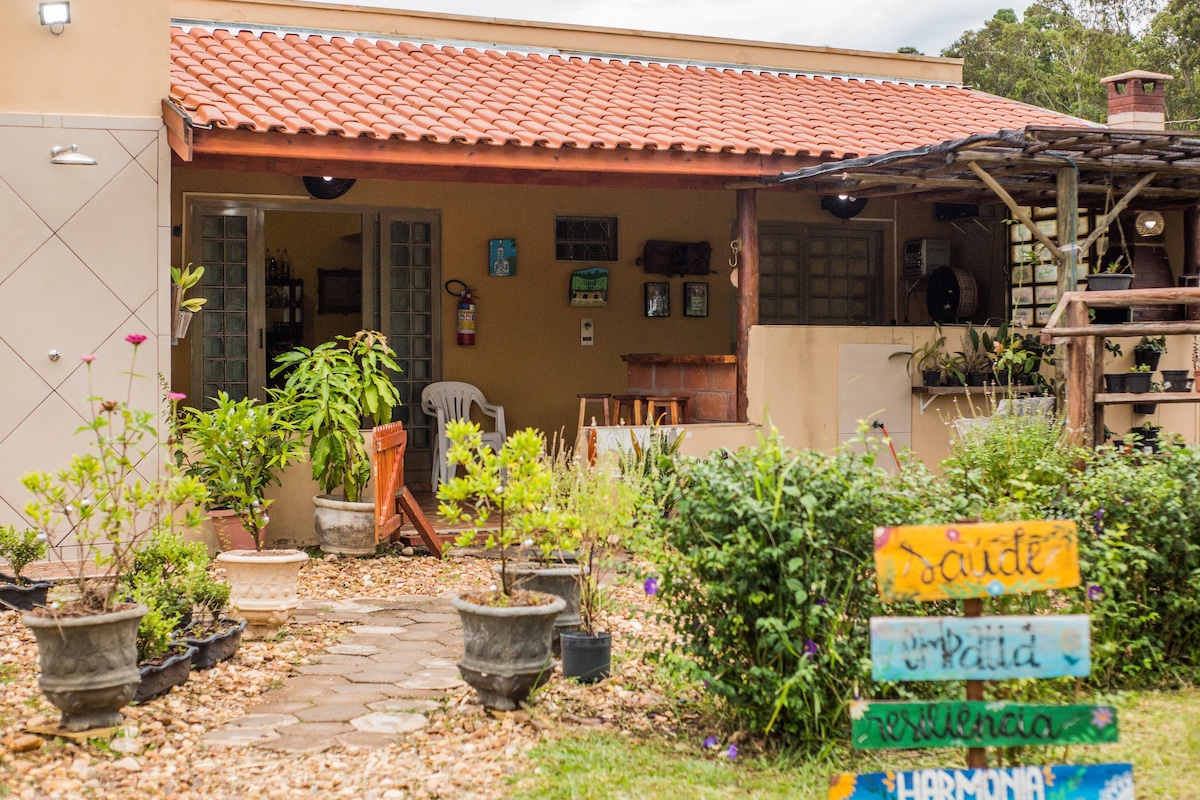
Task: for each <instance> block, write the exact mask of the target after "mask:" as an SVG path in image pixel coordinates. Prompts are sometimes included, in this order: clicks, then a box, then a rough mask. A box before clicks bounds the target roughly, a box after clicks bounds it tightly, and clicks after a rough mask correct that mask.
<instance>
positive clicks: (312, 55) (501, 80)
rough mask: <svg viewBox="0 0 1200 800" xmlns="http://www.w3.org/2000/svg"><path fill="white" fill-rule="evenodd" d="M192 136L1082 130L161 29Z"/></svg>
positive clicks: (491, 138)
mask: <svg viewBox="0 0 1200 800" xmlns="http://www.w3.org/2000/svg"><path fill="white" fill-rule="evenodd" d="M171 34H172V35H171V100H172V101H173V102H174V103H175V104H177V105H178V106H180V107H181V108H182V109H183V110H184V111H185V112H186V113H187V114H188V115H189V116H190V117H191V118H192V121H193V123H194V124H196V125H200V126H207V125H212V126H213V127H215V128H217V129H239V128H242V129H248V130H252V131H257V132H268V131H280V132H283V133H287V134H296V133H309V134H316V135H321V136H326V135H337V136H345V137H368V138H371V139H398V140H402V141H421V140H427V141H433V142H439V143H461V144H468V145H474V144H492V145H512V146H517V147H543V148H549V149H555V148H568V147H574V148H600V149H606V150H612V149H617V148H628V149H632V150H668V149H673V150H677V151H684V152H726V153H734V154H752V155H782V156H796V155H800V156H814V157H821V158H847V157H853V156H862V155H873V154H879V153H885V152H890V151H893V150H903V149H908V148H913V147H918V146H920V145H926V144H933V143H938V142H943V141H947V140H950V139H959V138H962V137H965V136H968V135H970V134H972V133H982V132H990V131H997V130H1001V129H1012V128H1024V127H1025V126H1026V125H1062V126H1078V125H1079V124H1080V121H1079V120H1077V119H1075V118H1072V117H1067V116H1064V115H1061V114H1057V113H1054V112H1051V111H1047V110H1045V109H1040V108H1035V107H1032V106H1027V105H1023V104H1021V103H1017V102H1014V101H1012V100H1006V99H1004V98H1001V97H996V96H994V95H989V94H985V93H983V92H977V91H973V90H971V89H967V88H963V87H959V86H944V85H926V84H918V83H902V82H897V81H888V80H877V79H864V78H847V77H829V76H823V75H796V74H778V73H773V72H764V71H755V70H750V69H733V68H716V67H697V66H680V65H677V64H665V63H656V62H653V61H649V60H647V61H645V62H643V61H638V60H618V59H613V58H601V57H594V58H580V57H575V56H572V57H563V56H558V55H541V54H537V53H524V52H499V51H497V50H490V49H488V50H484V49H475V48H472V47H466V48H462V49H459V48H457V47H450V46H442V45H432V44H416V43H407V42H401V43H395V42H390V41H372V40H368V39H361V38H360V39H354V40H350V39H346V38H341V37H337V36H330V37H322V36H316V35H308V36H301V35H297V34H294V33H288V34H284V35H279V34H276V33H272V32H262V33H255V32H251V31H246V30H242V31H238V32H236V33H234V32H231V31H229V30H222V29H216V30H206V29H202V28H191V29H189V30H186V31H185V30H183V29H182V28H178V27H175V28H172V29H171Z"/></svg>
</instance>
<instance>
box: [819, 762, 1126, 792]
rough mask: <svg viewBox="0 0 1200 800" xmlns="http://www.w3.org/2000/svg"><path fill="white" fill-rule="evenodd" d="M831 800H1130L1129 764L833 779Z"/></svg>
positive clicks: (931, 771)
mask: <svg viewBox="0 0 1200 800" xmlns="http://www.w3.org/2000/svg"><path fill="white" fill-rule="evenodd" d="M829 800H1134V794H1133V767H1131V766H1130V765H1129V764H1088V765H1086V766H1085V765H1079V766H1046V767H1009V768H1007V769H919V770H914V771H912V772H871V773H866V774H863V775H834V776H833V777H832V778H831V779H830V781H829Z"/></svg>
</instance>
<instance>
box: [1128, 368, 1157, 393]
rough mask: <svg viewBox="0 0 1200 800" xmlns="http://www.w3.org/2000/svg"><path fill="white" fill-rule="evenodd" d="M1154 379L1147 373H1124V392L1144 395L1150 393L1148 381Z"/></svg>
mask: <svg viewBox="0 0 1200 800" xmlns="http://www.w3.org/2000/svg"><path fill="white" fill-rule="evenodd" d="M1152 377H1154V376H1153V374H1152V373H1149V372H1127V373H1125V391H1127V392H1129V393H1130V394H1146V393H1147V392H1149V391H1150V379H1151V378H1152Z"/></svg>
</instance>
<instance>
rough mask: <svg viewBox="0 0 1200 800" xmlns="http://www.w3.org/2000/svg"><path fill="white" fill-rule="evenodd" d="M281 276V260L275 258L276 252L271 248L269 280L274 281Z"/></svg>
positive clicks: (268, 261) (268, 255)
mask: <svg viewBox="0 0 1200 800" xmlns="http://www.w3.org/2000/svg"><path fill="white" fill-rule="evenodd" d="M278 278H279V262H278V261H277V260H276V259H275V254H274V253H272V252H271V251H270V250H268V251H267V280H269V281H273V280H277V279H278Z"/></svg>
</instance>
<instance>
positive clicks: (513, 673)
mask: <svg viewBox="0 0 1200 800" xmlns="http://www.w3.org/2000/svg"><path fill="white" fill-rule="evenodd" d="M446 436H447V438H448V440H449V442H450V446H449V449H448V450H447V453H446V457H447V459H449V463H451V464H454V465H457V466H462V467H463V468H464V471H463V474H462V475H457V476H456V477H454V478H453V479H451V480H449V481H446V482H443V483H442V484H441V485H439V486H438V499H439V500H440V501H441V503H440V505H439V511H440V512H441V514H442V515H443V516H444V517H446V518H447V519H448V520H450V521H451V522H453V523H466V525H467V529H466V530H465V531H464V532H463V533H462V535H461V536H459V538H458V540H457V544H458V545H459V546H462V547H466V546H470V545H472V544H474V543H475V540H476V537H477V535H479V534H481V533H484V532H486V537H487V538H486V540H485V542H484V546H485V547H486V548H488V549H497V550H498V551H499V554H500V581H499V583H498V585H497V586H495V587H493V588H491V589H487V590H483V591H467V592H462V593H461V594H459V595H458V596H457V597H455V598H454V599H453V600H452V601H451V602H452V604H453V606H454V608H455V609H456V610H457V611H458V614H459V617H460V618H461V619H462V625H463V643H464V654H463V659H462V660H461V661H460V662H458V669H459V672H460V673H461V674H462V676H463V680H465V681H466V682H467V683H469V684H470V685H471V686H472V687H474V689H475V691H476V692H477V693H478V695H479V700H480V702H481V703H483V704H484V705H486V706H489V707H491V708H497V709H501V710H512V709H515V708H516V707H517V706H518V705H519V704H520V703H521V702H523V701H524V700H525V698H526V697H527V696H528V695H529V693H530V692H531V691H532V690H533V689H535V688H537V687H538V686H540V685H542V684H543V683H545V682H546V681H547V680H549V678H550V675H551V673H552V672H553V671H554V660H553V654H552V652H551V641H550V640H551V633H552V631H553V628H554V619H555V617H556V616H557V615H558V614H559V612H561V611H562V610H563V609H564V608H565V607H566V602H565V601H564V600H563V599H562V598H560V597H556V596H554V595H551V594H546V593H542V592H531V591H526V590H523V589H520V588H518V587H516V586H515V582H514V581H512V580H510V579H509V577H510V576H509V570H510V568H511V566H512V565H511V563H510V561H511V558H512V556H513V555H514V552H513V551H514V549H515V550H517V551H518V552H519V550H520V548H521V547H533V546H534V545H535V544H536V543H537V542H535V537H539V538H543V539H544V541H543V542H541V544H542V545H543V547H544V548H545V550H546V551H549V550H550V549H552V548H553V545H554V542H552V541H549V540H548V539H546V537H545V536H544V535H543V534H545V533H546V532H547V531H558V530H562V528H563V527H564V519H563V513H562V511H561V510H559V509H557V508H555V507H554V506H553V505H552V504H551V503H550V502H549V501H550V499H551V490H552V486H553V483H552V480H553V479H552V475H551V470H550V466H549V465H548V464H547V462H546V458H545V444H546V443H545V439H544V437H543V436H542V434H540V433H538V432H537V431H535V430H533V429H532V428H526V429H524V430H521V431H517V432H515V433H513V434H512V435H510V436H509V437H508V439H507V440H506V441H505V442H504V444H503V446H501V448H500V450H499V451H495V450H493V449H492V448H491V447H490V446H489V445H486V444H484V443H483V437H482V434H481V431H480V428H479V426H478V425H477V424H475V423H473V422H469V421H465V420H456V421H453V422H450V423H448V424H447V425H446ZM493 514H495V516H496V518H497V521H498V522H499V529H498V530H492V529H490V523H491V520H492V515H493Z"/></svg>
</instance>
